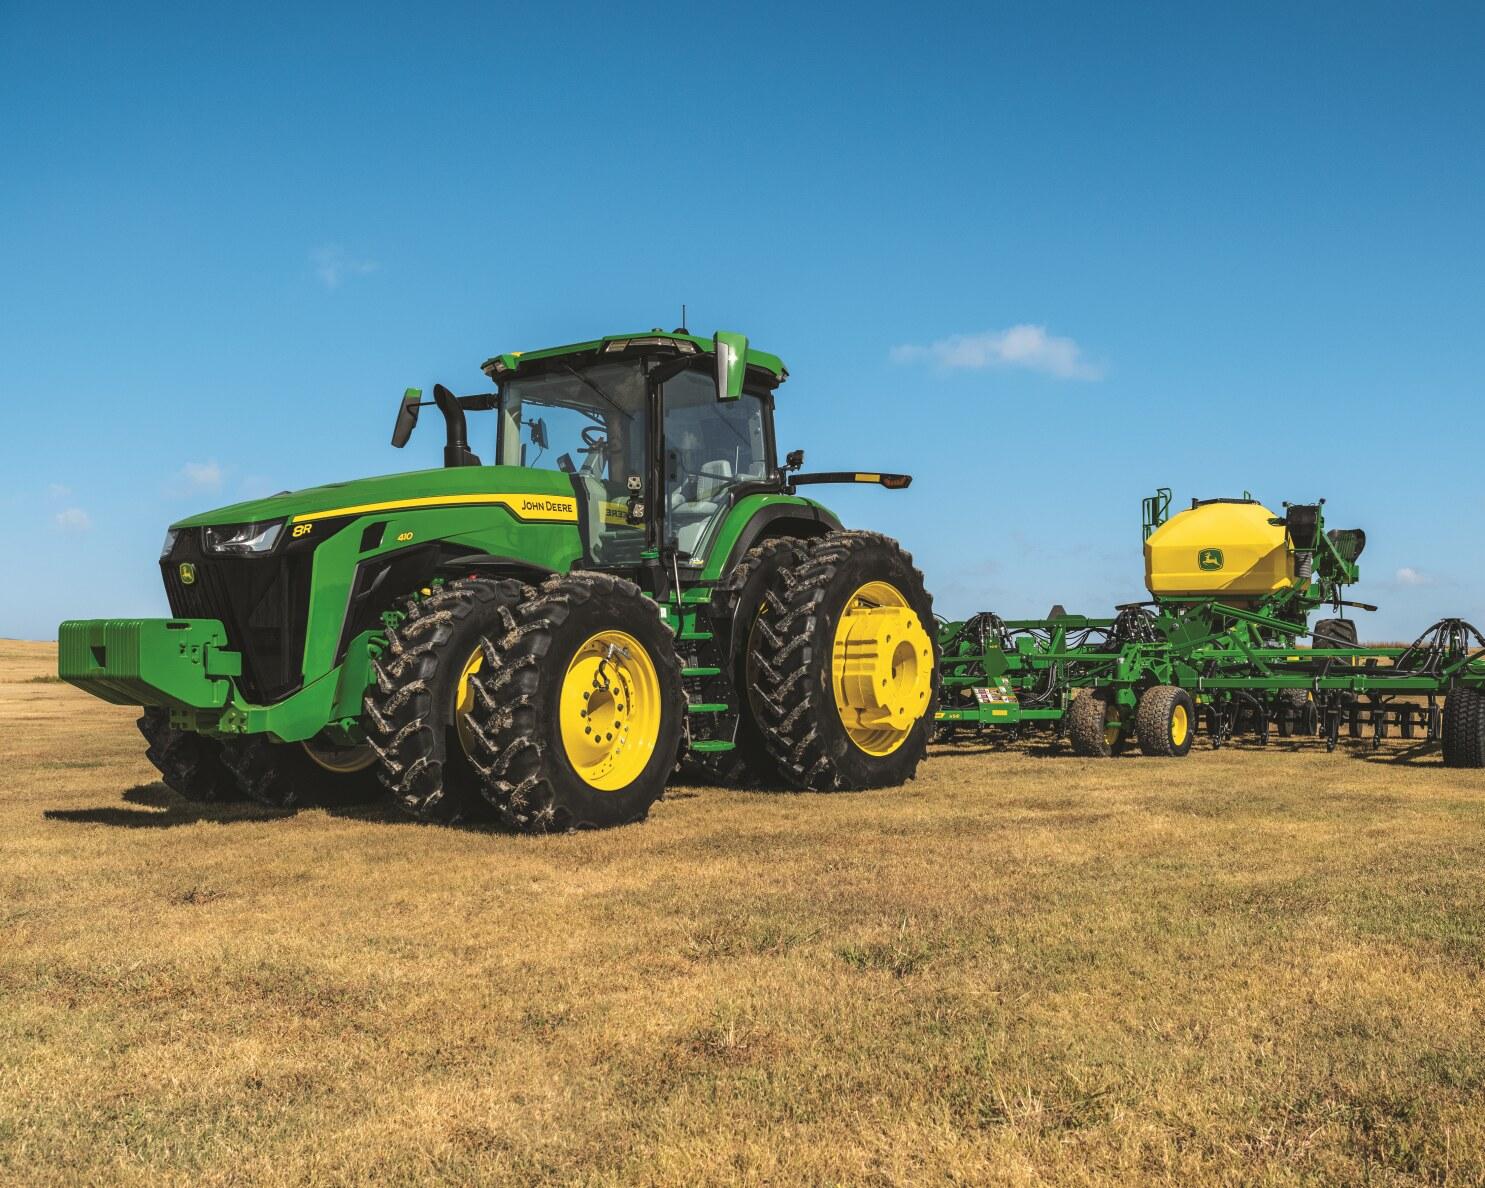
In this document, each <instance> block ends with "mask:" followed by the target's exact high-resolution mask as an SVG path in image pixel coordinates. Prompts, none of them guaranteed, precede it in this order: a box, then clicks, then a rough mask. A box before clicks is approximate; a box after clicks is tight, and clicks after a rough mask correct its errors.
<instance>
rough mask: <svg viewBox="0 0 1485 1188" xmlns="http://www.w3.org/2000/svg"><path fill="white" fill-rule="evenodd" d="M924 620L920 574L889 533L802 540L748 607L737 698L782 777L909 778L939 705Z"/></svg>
mask: <svg viewBox="0 0 1485 1188" xmlns="http://www.w3.org/2000/svg"><path fill="white" fill-rule="evenodd" d="M933 622H934V619H933V600H932V599H931V598H930V597H929V595H928V592H927V590H926V589H925V588H924V585H923V575H922V574H921V573H919V572H918V570H917V569H915V568H914V567H913V562H912V558H911V557H910V556H909V555H908V554H907V553H906V552H905V551H904V550H903V549H902V547H901V546H900V545H898V543H897V542H896V541H894V540H892V539H891V538H890V537H886V536H883V535H881V534H880V533H876V532H846V531H840V532H831V533H828V534H827V535H825V536H821V537H818V538H816V539H814V540H811V541H808V542H806V543H805V544H804V545H803V547H802V550H801V553H800V555H799V557H798V559H797V561H796V562H795V563H794V564H792V565H790V566H788V567H786V568H784V569H783V570H782V571H781V573H780V581H778V582H777V583H776V584H773V585H771V586H770V587H769V589H768V590H767V592H766V594H765V606H764V608H763V611H762V613H760V614H759V615H758V616H757V617H756V619H755V624H754V628H753V631H752V642H751V643H750V645H749V652H750V663H749V667H748V673H747V681H746V685H747V689H748V705H747V706H746V707H744V708H745V709H747V710H749V711H751V712H752V713H753V714H754V715H755V717H756V722H757V728H758V732H759V736H760V737H761V739H762V742H763V746H764V748H765V749H766V751H767V753H768V755H769V756H770V758H771V759H772V761H773V764H774V766H775V769H776V770H777V772H778V774H779V776H780V777H781V778H782V780H783V782H784V783H785V784H787V785H789V786H792V787H794V788H798V789H813V790H816V791H835V790H844V789H863V788H884V787H892V786H895V785H898V784H903V783H906V782H907V781H908V780H910V779H912V778H913V776H914V775H915V774H916V772H917V769H918V764H919V763H920V762H921V761H922V759H923V756H924V753H925V751H926V749H927V745H928V736H929V734H930V732H931V730H932V728H933V716H934V710H935V709H936V708H937V706H938V696H939V673H938V640H937V637H936V635H935V634H933V633H932V627H933Z"/></svg>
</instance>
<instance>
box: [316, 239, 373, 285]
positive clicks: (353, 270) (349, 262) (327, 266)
mask: <svg viewBox="0 0 1485 1188" xmlns="http://www.w3.org/2000/svg"><path fill="white" fill-rule="evenodd" d="M309 259H310V263H311V264H313V265H314V268H315V276H317V277H319V278H320V283H321V284H322V285H324V286H325V288H327V289H338V288H340V286H341V285H342V284H344V283H345V282H346V281H347V280H349V279H350V278H351V277H355V276H367V275H369V274H370V273H373V272H375V271H376V270H377V269H378V268H380V267H381V265H380V264H378V263H377V262H376V261H375V260H363V259H361V258H359V257H356V256H352V255H351V254H350V253H349V252H348V251H346V250H345V248H343V247H341V246H340V244H338V243H327V244H325V245H324V246H323V247H318V248H315V250H314V251H312V252H311V253H310V254H309Z"/></svg>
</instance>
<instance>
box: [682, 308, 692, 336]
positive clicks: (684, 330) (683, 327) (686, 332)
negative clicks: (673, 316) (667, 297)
mask: <svg viewBox="0 0 1485 1188" xmlns="http://www.w3.org/2000/svg"><path fill="white" fill-rule="evenodd" d="M681 333H682V334H689V333H691V332H690V331H689V330H687V329H686V306H685V304H684V303H682V305H681Z"/></svg>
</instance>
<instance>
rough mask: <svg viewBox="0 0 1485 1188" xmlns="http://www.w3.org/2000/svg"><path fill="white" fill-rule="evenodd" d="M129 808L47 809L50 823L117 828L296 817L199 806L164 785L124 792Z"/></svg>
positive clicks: (252, 807)
mask: <svg viewBox="0 0 1485 1188" xmlns="http://www.w3.org/2000/svg"><path fill="white" fill-rule="evenodd" d="M123 800H124V803H125V804H126V805H132V806H134V807H131V808H125V807H121V806H115V805H104V806H100V807H99V808H82V809H46V810H44V811H43V812H42V814H41V815H42V816H43V817H45V818H46V819H47V820H48V821H65V822H68V823H70V824H74V825H110V826H113V827H114V828H116V829H173V828H175V827H176V826H178V825H195V824H198V823H200V822H202V821H211V822H214V823H215V824H218V825H230V824H233V823H235V822H238V821H272V820H276V819H278V818H280V817H290V816H293V815H294V810H292V809H272V808H268V807H267V806H266V805H261V804H244V803H240V802H236V801H231V802H222V803H218V804H198V803H197V802H196V801H193V800H187V799H186V798H185V797H183V796H179V795H177V794H176V793H174V792H172V791H171V790H170V789H169V788H167V787H166V786H165V785H164V784H161V783H154V784H136V785H135V786H134V787H132V788H130V789H128V790H127V791H125V792H124V795H123Z"/></svg>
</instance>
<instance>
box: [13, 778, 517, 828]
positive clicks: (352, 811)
mask: <svg viewBox="0 0 1485 1188" xmlns="http://www.w3.org/2000/svg"><path fill="white" fill-rule="evenodd" d="M122 799H123V801H124V806H129V807H124V806H118V805H103V806H100V807H98V808H81V809H45V810H43V811H42V814H41V815H42V816H43V817H45V818H46V819H47V820H48V821H62V822H65V823H67V824H72V825H108V826H110V827H112V828H114V829H174V828H176V827H178V826H181V825H197V824H200V823H202V822H208V823H210V824H214V825H237V824H243V823H249V822H254V821H281V820H285V819H287V818H289V817H295V816H298V815H299V814H300V813H302V812H323V813H326V814H327V815H329V816H332V817H338V818H340V819H342V820H347V821H359V822H362V823H365V824H370V825H392V826H398V827H402V828H406V827H409V826H411V827H414V828H425V829H442V830H456V831H459V832H467V833H481V834H491V835H496V836H501V837H510V836H516V834H514V833H513V832H512V831H511V830H509V829H504V828H502V827H501V826H500V825H498V824H496V823H495V822H494V821H484V820H479V821H461V822H458V823H456V824H442V823H434V822H428V821H419V820H416V819H415V818H413V817H410V816H408V815H407V814H406V813H404V812H402V810H400V809H399V808H397V806H396V805H394V804H392V803H391V802H390V801H387V800H371V801H354V802H351V801H335V800H330V799H327V798H325V797H321V798H318V799H311V800H309V801H306V802H305V803H303V804H298V805H295V806H294V807H293V808H272V807H270V806H268V805H264V804H257V803H255V802H253V801H250V800H249V801H241V800H234V801H220V802H217V803H215V804H202V803H199V802H197V801H194V800H187V799H186V798H185V797H183V796H181V795H179V794H178V793H176V792H174V791H172V790H171V789H170V788H168V787H166V785H165V784H163V783H159V782H156V783H153V784H136V785H135V786H134V787H132V788H129V789H127V790H126V791H125V792H124V794H123V797H122Z"/></svg>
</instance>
